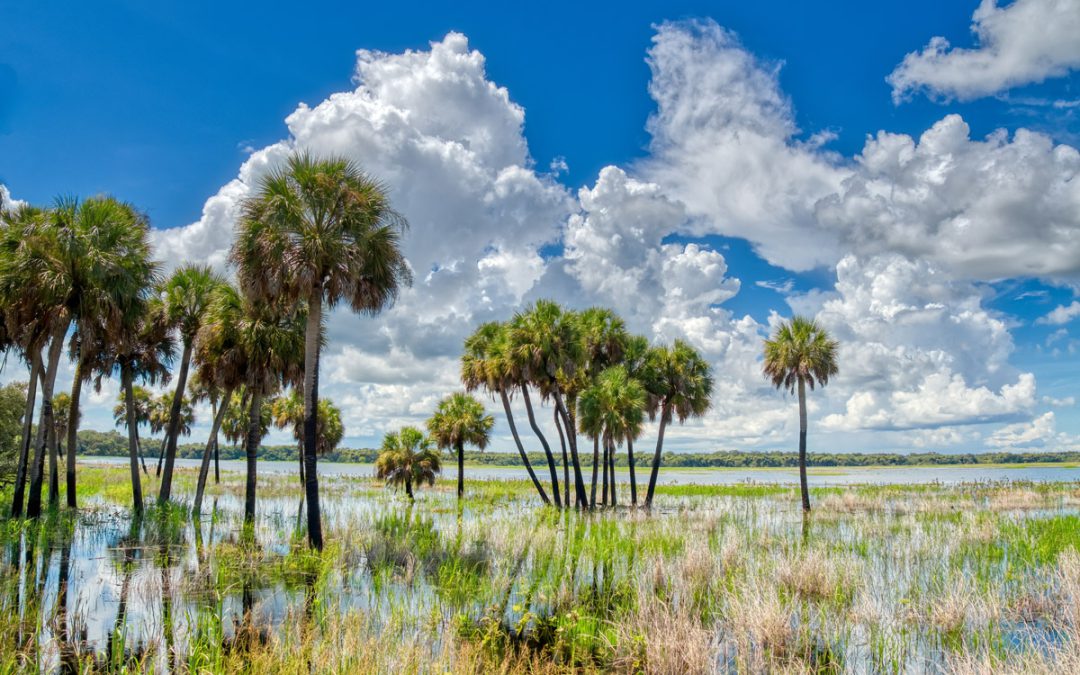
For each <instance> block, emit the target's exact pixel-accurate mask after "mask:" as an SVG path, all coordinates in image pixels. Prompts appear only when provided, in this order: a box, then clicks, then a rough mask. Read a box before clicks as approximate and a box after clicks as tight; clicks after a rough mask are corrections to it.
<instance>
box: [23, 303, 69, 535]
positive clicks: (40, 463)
mask: <svg viewBox="0 0 1080 675" xmlns="http://www.w3.org/2000/svg"><path fill="white" fill-rule="evenodd" d="M66 334H67V324H66V323H65V324H63V325H61V326H59V327H57V329H56V330H55V331H54V332H53V336H52V341H51V342H50V344H49V361H48V363H47V364H46V366H45V379H44V380H42V382H41V418H40V420H39V421H38V429H37V439H36V440H35V441H34V443H35V448H34V463H33V465H32V466H31V468H30V494H29V496H28V497H27V500H26V515H27V517H29V518H37V517H38V516H40V515H41V485H42V483H43V481H44V478H45V450H46V446H47V445H48V434H47V433H46V431H47V430H48V429H50V428H52V426H53V414H52V397H53V384H55V383H56V370H57V366H59V365H60V352H61V351H62V348H63V346H64V335H66Z"/></svg>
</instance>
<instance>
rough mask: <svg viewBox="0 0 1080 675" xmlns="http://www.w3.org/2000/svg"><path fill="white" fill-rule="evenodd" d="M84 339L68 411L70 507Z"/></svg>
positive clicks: (72, 492) (73, 496) (77, 441)
mask: <svg viewBox="0 0 1080 675" xmlns="http://www.w3.org/2000/svg"><path fill="white" fill-rule="evenodd" d="M82 349H83V348H82V340H80V341H79V354H78V356H76V361H75V376H74V378H73V379H72V380H71V409H70V411H69V412H68V428H67V447H66V448H65V450H66V451H67V457H66V458H65V459H66V460H67V467H66V468H67V480H66V483H67V487H66V492H67V505H68V508H69V509H74V508H76V506H75V451H76V450H77V449H78V446H79V404H80V399H81V398H82V381H83V368H84V367H85V366H84V364H83V358H82Z"/></svg>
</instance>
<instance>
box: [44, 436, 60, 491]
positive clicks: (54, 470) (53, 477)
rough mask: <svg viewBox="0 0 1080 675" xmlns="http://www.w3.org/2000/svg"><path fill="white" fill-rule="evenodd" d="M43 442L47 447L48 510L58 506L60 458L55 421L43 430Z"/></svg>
mask: <svg viewBox="0 0 1080 675" xmlns="http://www.w3.org/2000/svg"><path fill="white" fill-rule="evenodd" d="M45 442H46V443H48V445H49V508H50V509H51V508H54V507H57V506H60V457H59V450H60V449H59V447H58V443H57V438H56V422H55V420H54V421H53V422H52V423H51V424H49V428H48V429H46V430H45Z"/></svg>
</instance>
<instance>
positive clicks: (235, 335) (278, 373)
mask: <svg viewBox="0 0 1080 675" xmlns="http://www.w3.org/2000/svg"><path fill="white" fill-rule="evenodd" d="M298 307H299V308H301V309H302V308H304V305H303V303H300V304H299V305H298ZM305 319H306V317H305V316H304V315H303V313H302V312H300V311H292V310H285V309H283V308H282V307H280V306H276V305H274V304H273V303H269V302H256V301H254V300H252V299H251V298H249V297H247V296H245V295H242V294H241V293H240V292H239V291H238V290H237V289H236V288H234V287H232V286H229V285H223V286H220V287H219V288H218V289H217V292H216V293H215V298H214V301H213V303H212V305H211V310H210V316H209V317H207V320H206V326H205V328H204V330H203V331H201V332H200V334H199V343H200V345H199V349H200V354H202V352H203V351H206V352H211V353H214V354H215V355H216V358H217V359H218V361H219V362H220V363H226V362H227V363H228V364H229V365H228V367H226V368H223V369H222V370H221V372H220V373H218V374H217V375H216V377H217V378H218V381H219V384H220V386H221V387H222V389H224V390H226V391H232V390H236V389H238V388H240V387H243V388H244V397H242V398H246V399H247V406H248V407H247V427H246V433H245V440H244V445H245V448H244V449H245V454H246V457H247V480H246V483H245V493H244V521H245V522H246V523H252V522H254V520H255V489H256V484H257V476H256V471H257V458H258V452H259V443H260V442H261V441H262V438H263V435H265V433H266V428H267V426H268V424H269V421H270V406H267V405H264V401H265V399H266V398H267V397H269V396H270V395H272V394H274V393H275V392H276V391H278V390H279V389H280V388H281V387H282V386H283V385H285V384H292V385H298V384H299V382H300V380H301V378H302V370H301V368H302V363H303V358H302V357H303V348H304V325H305V323H304V322H305ZM202 360H203V357H202V356H200V362H201V361H202ZM225 407H226V406H225V405H224V404H222V408H225ZM222 414H224V413H221V412H219V416H220V415H222ZM219 424H220V422H219ZM209 447H210V445H209V442H208V443H207V448H208V449H209ZM208 457H209V453H208V451H207V452H204V453H203V465H204V466H206V465H207V464H208V462H209V459H208ZM199 473H200V475H203V474H204V471H203V469H202V467H200V472H199ZM202 482H203V484H204V485H205V478H203V480H202ZM196 489H197V490H198V486H196Z"/></svg>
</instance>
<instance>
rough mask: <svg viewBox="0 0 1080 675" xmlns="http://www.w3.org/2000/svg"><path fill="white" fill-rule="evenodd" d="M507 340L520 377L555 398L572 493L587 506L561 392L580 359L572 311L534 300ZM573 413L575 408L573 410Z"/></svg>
mask: <svg viewBox="0 0 1080 675" xmlns="http://www.w3.org/2000/svg"><path fill="white" fill-rule="evenodd" d="M510 343H511V347H512V349H513V350H514V353H515V358H516V359H517V361H518V363H519V364H520V365H521V370H522V373H523V376H524V379H525V380H526V381H527V382H528V383H529V384H532V385H534V386H535V387H536V388H537V389H538V390H539V391H540V394H541V396H543V397H544V398H545V399H547V398H550V399H553V400H554V401H555V413H556V416H557V417H558V418H560V419H561V423H562V430H563V431H565V433H566V437H567V441H568V442H569V446H570V459H571V462H572V466H573V469H574V493H575V496H576V503H577V505H578V506H583V507H585V508H588V506H589V495H588V493H587V492H586V491H585V481H584V479H583V478H582V474H581V462H580V460H579V458H578V449H577V435H576V433H574V432H575V431H576V425H575V424H574V422H573V419H572V417H571V415H570V412H569V411H568V409H567V405H566V401H565V400H564V396H563V394H564V391H565V390H566V387H567V384H568V383H569V382H570V381H571V380H573V378H574V377H576V376H577V371H578V369H579V368H581V364H582V361H583V344H582V340H581V339H580V337H579V335H578V326H577V322H576V321H574V318H573V314H572V313H567V312H563V310H562V308H560V307H559V306H558V305H557V304H556V303H554V302H552V301H550V300H537V301H536V303H535V304H533V305H532V306H531V307H529V308H527V309H526V311H524V312H521V313H518V314H516V315H515V316H514V319H513V322H512V323H511V328H510ZM574 414H575V415H576V414H577V413H576V411H575V412H574Z"/></svg>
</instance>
